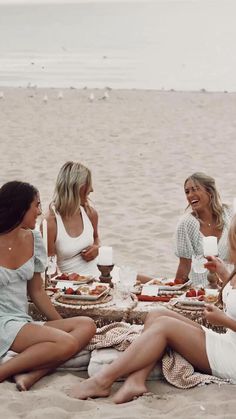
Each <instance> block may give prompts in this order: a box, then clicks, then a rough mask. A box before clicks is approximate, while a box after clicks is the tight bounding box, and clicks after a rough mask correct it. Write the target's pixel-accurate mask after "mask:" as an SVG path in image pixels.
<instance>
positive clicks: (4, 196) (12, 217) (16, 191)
mask: <svg viewBox="0 0 236 419" xmlns="http://www.w3.org/2000/svg"><path fill="white" fill-rule="evenodd" d="M37 193H38V190H37V189H36V188H35V187H34V186H33V185H31V184H30V183H26V182H20V181H17V180H14V181H12V182H7V183H5V184H4V185H3V186H2V187H1V188H0V234H5V233H9V232H10V231H12V230H14V228H16V227H18V226H19V225H20V223H21V222H22V220H23V218H24V216H25V214H26V212H27V211H28V209H29V208H30V205H31V203H32V202H33V200H34V199H35V197H36V195H37Z"/></svg>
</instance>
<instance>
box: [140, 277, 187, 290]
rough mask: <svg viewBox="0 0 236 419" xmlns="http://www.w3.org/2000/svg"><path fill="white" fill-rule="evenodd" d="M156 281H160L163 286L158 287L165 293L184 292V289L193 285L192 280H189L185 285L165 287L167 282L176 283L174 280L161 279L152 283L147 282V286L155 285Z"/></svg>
mask: <svg viewBox="0 0 236 419" xmlns="http://www.w3.org/2000/svg"><path fill="white" fill-rule="evenodd" d="M155 279H157V280H158V281H160V282H161V283H162V284H163V285H157V286H158V289H159V290H165V291H171V290H173V291H179V290H182V288H184V287H188V286H189V285H191V283H192V281H191V279H189V280H188V281H187V282H185V283H184V284H177V285H165V283H166V282H167V283H168V282H174V280H171V279H164V278H163V279H159V278H153V279H151V281H149V282H146V284H145V285H148V284H150V285H155Z"/></svg>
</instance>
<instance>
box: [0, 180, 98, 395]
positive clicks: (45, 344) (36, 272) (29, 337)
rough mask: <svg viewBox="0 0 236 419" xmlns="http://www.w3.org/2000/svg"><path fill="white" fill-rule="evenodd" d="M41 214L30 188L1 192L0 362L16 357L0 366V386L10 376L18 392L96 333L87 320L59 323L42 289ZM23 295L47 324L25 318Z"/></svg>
mask: <svg viewBox="0 0 236 419" xmlns="http://www.w3.org/2000/svg"><path fill="white" fill-rule="evenodd" d="M40 214H41V204H40V197H39V193H38V191H37V189H36V188H35V187H34V186H32V185H30V184H29V183H25V182H19V181H13V182H8V183H6V184H5V185H3V186H2V187H1V188H0V288H1V293H0V340H1V344H0V357H3V356H4V355H5V354H6V352H7V351H8V350H9V349H11V350H12V351H14V352H16V353H17V355H16V356H15V357H13V358H12V359H10V360H8V361H6V362H5V363H3V364H1V365H0V382H2V381H4V380H5V379H6V378H8V377H12V376H13V377H14V378H15V381H16V383H17V388H18V389H19V390H28V389H29V388H30V387H31V386H32V385H33V384H34V383H35V382H36V381H37V380H39V379H40V378H41V377H42V376H44V375H45V374H47V373H48V372H49V371H51V370H52V369H54V368H55V367H57V366H58V365H60V364H61V363H63V362H64V361H66V360H67V359H69V358H71V357H72V356H73V355H75V354H76V353H77V352H79V351H80V350H81V349H82V348H83V347H84V346H86V344H87V343H88V342H89V341H90V339H91V337H92V336H93V335H94V333H95V330H96V328H95V324H94V322H93V321H92V320H91V319H90V318H87V317H75V318H70V319H62V318H61V316H60V315H59V313H58V312H57V311H56V309H55V308H54V306H53V305H52V303H51V301H50V299H49V298H48V296H47V294H46V292H45V290H44V287H43V286H42V278H41V273H42V272H43V271H44V270H45V263H46V253H45V249H44V246H43V242H42V238H41V235H40V233H39V232H37V231H35V230H34V228H35V223H36V219H37V217H38V216H39V215H40ZM27 293H28V295H29V296H30V298H31V300H32V301H33V303H34V304H35V305H36V307H37V308H38V309H39V310H40V311H41V312H42V313H43V314H44V315H45V316H46V317H47V318H48V320H49V321H47V322H45V323H44V324H43V323H42V322H39V323H38V322H34V321H33V319H32V318H31V317H30V316H29V315H28V314H27V306H28V303H27Z"/></svg>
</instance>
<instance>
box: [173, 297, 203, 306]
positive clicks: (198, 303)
mask: <svg viewBox="0 0 236 419" xmlns="http://www.w3.org/2000/svg"><path fill="white" fill-rule="evenodd" d="M194 298H195V300H194ZM197 298H198V297H185V298H183V299H181V297H180V298H178V300H177V302H178V303H179V304H181V305H184V306H202V307H204V306H205V305H206V303H205V301H199V300H198V299H197Z"/></svg>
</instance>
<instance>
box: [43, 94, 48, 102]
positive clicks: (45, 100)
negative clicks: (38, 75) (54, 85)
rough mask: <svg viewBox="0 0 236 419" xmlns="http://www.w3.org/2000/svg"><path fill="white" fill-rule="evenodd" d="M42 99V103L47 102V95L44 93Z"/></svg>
mask: <svg viewBox="0 0 236 419" xmlns="http://www.w3.org/2000/svg"><path fill="white" fill-rule="evenodd" d="M43 101H44V103H47V102H48V97H47V95H45V96H44V97H43Z"/></svg>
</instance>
